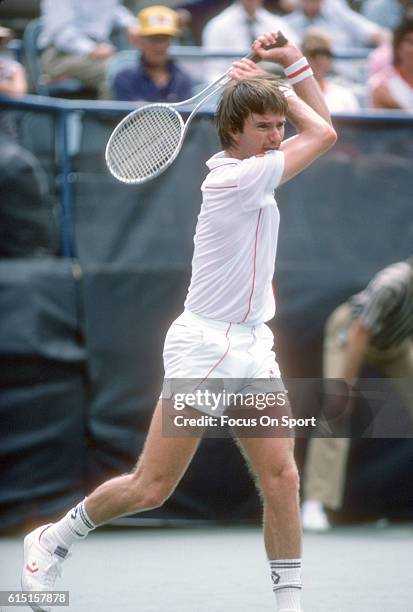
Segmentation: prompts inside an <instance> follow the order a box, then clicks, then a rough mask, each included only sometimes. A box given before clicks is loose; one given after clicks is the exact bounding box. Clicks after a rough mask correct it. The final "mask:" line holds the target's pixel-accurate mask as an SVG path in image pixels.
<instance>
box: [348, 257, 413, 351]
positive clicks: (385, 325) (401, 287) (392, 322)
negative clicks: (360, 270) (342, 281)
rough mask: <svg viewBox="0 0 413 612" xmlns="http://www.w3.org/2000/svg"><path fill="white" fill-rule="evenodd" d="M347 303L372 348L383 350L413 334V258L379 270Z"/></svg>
mask: <svg viewBox="0 0 413 612" xmlns="http://www.w3.org/2000/svg"><path fill="white" fill-rule="evenodd" d="M349 303H350V305H351V306H352V309H353V317H354V318H358V319H360V320H361V322H362V323H363V325H364V326H365V327H366V328H367V329H368V330H369V331H370V332H371V334H372V336H371V340H370V343H371V344H372V346H374V347H375V348H377V349H379V350H386V349H389V348H392V347H395V346H397V345H398V344H400V343H401V342H403V340H406V338H408V337H409V336H413V259H412V258H410V259H409V260H408V261H401V262H398V263H395V264H392V265H390V266H388V267H387V268H384V270H381V271H380V272H378V274H376V276H374V277H373V279H372V280H371V281H370V283H369V284H368V285H367V287H366V288H365V289H364V290H363V291H361V292H360V293H357V294H356V295H354V296H353V297H352V298H350V300H349Z"/></svg>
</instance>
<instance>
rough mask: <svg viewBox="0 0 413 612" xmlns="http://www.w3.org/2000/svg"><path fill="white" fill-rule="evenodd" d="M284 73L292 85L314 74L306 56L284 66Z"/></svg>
mask: <svg viewBox="0 0 413 612" xmlns="http://www.w3.org/2000/svg"><path fill="white" fill-rule="evenodd" d="M284 73H285V76H286V77H287V78H288V82H289V83H290V84H291V85H295V84H296V83H299V82H300V81H303V80H304V79H307V78H308V77H310V76H312V75H313V71H312V70H311V67H310V64H309V63H308V61H307V58H306V57H304V56H303V57H300V59H299V60H297V61H296V62H294V63H293V64H290V65H289V66H287V67H286V68H284Z"/></svg>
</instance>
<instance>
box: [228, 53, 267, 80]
mask: <svg viewBox="0 0 413 612" xmlns="http://www.w3.org/2000/svg"><path fill="white" fill-rule="evenodd" d="M265 74H267V73H266V72H265V70H263V69H262V68H260V67H259V66H257V64H255V63H254V62H252V61H251V60H249V59H247V58H244V59H243V60H241V61H239V62H234V63H233V64H232V67H231V70H230V72H229V76H230V77H231V78H232V79H237V80H239V81H241V80H242V79H253V78H254V77H256V76H263V75H265Z"/></svg>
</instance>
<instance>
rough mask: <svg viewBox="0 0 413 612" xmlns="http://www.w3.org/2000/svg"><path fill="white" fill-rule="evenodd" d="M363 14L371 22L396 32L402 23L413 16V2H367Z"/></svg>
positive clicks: (399, 0)
mask: <svg viewBox="0 0 413 612" xmlns="http://www.w3.org/2000/svg"><path fill="white" fill-rule="evenodd" d="M361 13H362V14H363V15H364V16H365V17H366V18H367V19H370V21H374V23H378V24H379V25H381V26H383V27H384V28H389V29H390V30H394V29H395V28H397V27H398V26H399V25H400V24H401V23H402V21H404V20H405V19H406V18H408V17H409V16H413V2H412V0H366V1H365V2H363V4H362V7H361Z"/></svg>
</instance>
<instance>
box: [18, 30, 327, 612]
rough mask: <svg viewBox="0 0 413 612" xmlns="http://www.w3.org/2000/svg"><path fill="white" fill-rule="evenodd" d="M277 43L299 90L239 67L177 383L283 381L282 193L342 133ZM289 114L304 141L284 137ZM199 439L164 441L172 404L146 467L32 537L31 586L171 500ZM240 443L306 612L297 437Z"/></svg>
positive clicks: (274, 564)
mask: <svg viewBox="0 0 413 612" xmlns="http://www.w3.org/2000/svg"><path fill="white" fill-rule="evenodd" d="M276 40H277V35H276V34H273V33H267V34H264V35H262V36H260V37H259V38H258V39H257V40H256V41H255V42H254V44H253V50H254V51H255V53H256V54H257V55H258V56H259V57H260V58H261V59H262V60H265V61H272V62H276V63H277V64H281V65H282V66H283V67H284V72H285V74H286V76H287V78H288V80H289V81H290V83H291V85H293V87H294V90H295V93H294V91H293V90H291V91H290V94H293V95H288V96H287V97H286V95H285V94H284V93H283V92H282V91H281V90H280V88H279V86H278V85H277V83H276V81H275V80H274V79H273V78H271V77H269V76H268V78H267V77H262V76H261V77H254V78H246V77H248V76H250V75H251V74H255V72H254V71H255V67H254V68H253V67H252V66H251V65H250V64H249V63H248V61H247V62H246V63H244V64H242V65H240V64H239V63H238V64H235V65H234V68H233V72H232V76H233V77H234V78H233V79H232V80H231V82H230V83H229V84H228V86H227V87H226V89H225V90H224V92H223V95H222V98H221V100H220V103H219V106H218V111H217V117H216V121H217V127H218V133H219V137H220V139H221V144H222V147H223V151H222V152H220V153H217V154H216V155H214V156H213V157H212V158H211V159H210V160H209V161H208V162H207V166H208V168H209V173H208V175H207V177H206V179H205V181H204V183H203V185H202V188H201V189H202V195H203V201H202V207H201V212H200V215H199V217H198V224H197V228H196V234H195V240H194V242H195V249H194V256H193V261H192V279H191V283H190V287H189V290H188V295H187V298H186V302H185V310H184V312H183V314H181V315H180V316H179V317H178V319H177V320H176V321H175V322H174V323H172V325H171V327H170V329H169V331H168V333H167V336H166V340H165V347H164V367H165V378H166V379H178V378H179V379H187V378H201V379H202V380H205V379H207V378H211V377H216V378H221V379H222V378H223V379H229V378H232V379H245V378H249V379H263V378H267V379H268V378H274V377H276V378H280V371H279V368H278V365H277V362H276V360H275V355H274V352H273V351H272V347H273V336H272V333H271V331H270V329H269V328H268V327H267V326H266V325H265V322H266V321H268V320H270V319H271V318H272V317H273V316H274V313H275V303H274V295H273V291H272V279H273V275H274V262H275V254H276V248H277V235H278V226H279V212H278V209H277V204H276V201H275V199H274V190H275V189H276V188H277V187H278V186H279V185H280V184H282V183H285V182H286V181H288V180H290V179H291V178H293V177H294V176H295V175H297V174H298V173H300V172H301V171H302V170H304V169H305V168H306V167H307V166H308V165H309V164H311V163H312V162H313V161H314V160H315V159H316V158H317V157H319V156H320V155H322V154H323V153H325V152H326V151H327V150H328V149H329V148H330V147H331V146H332V145H333V144H334V142H335V141H336V133H335V131H334V129H333V128H332V126H331V122H330V115H329V112H328V109H327V107H326V105H325V102H324V99H323V95H322V94H321V92H320V90H319V87H318V85H317V83H316V81H315V79H314V78H313V76H312V72H311V69H310V67H309V65H308V62H307V60H306V59H305V57H303V56H302V54H301V52H300V50H299V49H298V48H297V47H296V46H295V45H294V44H292V43H288V44H287V45H285V46H284V47H280V48H273V49H271V50H268V47H269V46H270V45H272V44H275V43H276ZM287 118H288V119H290V120H291V121H292V123H293V124H294V125H295V127H296V130H297V134H296V135H295V136H293V137H292V138H289V139H287V140H285V141H283V138H284V126H285V122H286V119H287ZM199 442H200V439H199V437H188V436H186V437H166V436H164V435H163V433H162V402H161V401H160V402H159V403H158V405H157V407H156V409H155V411H154V414H153V418H152V422H151V425H150V429H149V433H148V436H147V439H146V443H145V446H144V449H143V452H142V454H141V456H140V458H139V460H138V463H137V466H136V468H135V470H134V471H133V472H132V473H130V474H127V475H123V476H119V477H117V478H114V479H112V480H109V481H107V482H105V483H103V484H102V485H101V486H99V487H98V488H97V489H96V490H95V491H93V493H91V494H90V496H89V497H87V498H86V499H84V500H83V501H81V502H80V503H79V504H78V505H77V506H75V507H74V508H72V509H71V510H69V512H68V513H67V514H66V516H64V517H63V518H62V519H61V520H59V521H58V522H56V523H53V524H50V525H44V526H41V527H39V528H37V529H36V530H34V531H33V532H31V533H29V534H28V535H27V536H26V538H25V547H24V548H25V551H24V553H25V559H24V568H23V576H22V586H23V589H24V590H48V589H50V590H52V589H53V586H54V582H55V579H56V577H57V576H58V575H60V574H61V569H62V562H63V561H64V559H65V558H66V557H67V555H68V551H69V549H70V548H71V546H72V544H73V543H74V542H76V541H78V540H81V539H83V538H84V537H85V536H86V535H87V534H88V533H89V531H91V530H93V529H95V527H97V526H99V525H103V524H104V523H107V522H109V521H112V520H113V519H115V518H117V517H121V516H124V515H128V514H132V513H136V512H142V511H144V510H148V509H150V508H155V507H158V506H160V505H162V504H163V503H164V501H165V500H166V499H167V498H168V497H169V496H170V495H171V493H172V492H173V491H174V489H175V487H176V486H177V483H178V482H179V480H180V479H181V477H182V475H183V474H184V472H185V470H186V468H187V467H188V464H189V463H190V461H191V459H192V457H193V455H194V453H195V451H196V449H197V447H198V445H199ZM238 443H239V446H240V448H241V450H242V452H243V454H244V455H245V457H246V459H247V461H248V463H249V466H250V468H251V470H252V471H253V473H254V474H255V476H256V481H257V485H258V487H259V490H260V493H261V496H262V500H263V505H264V540H265V546H266V552H267V556H268V560H269V565H270V571H271V578H272V586H273V590H274V592H275V596H276V604H277V609H278V611H279V612H299V611H301V610H302V608H301V528H300V518H299V508H298V486H299V483H298V473H297V468H296V465H295V461H294V455H293V439H292V438H291V437H287V438H280V437H266V438H258V437H245V438H239V439H238ZM32 608H33V610H37V611H49V610H50V608H49V607H47V606H46V607H44V606H37V607H36V606H32Z"/></svg>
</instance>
